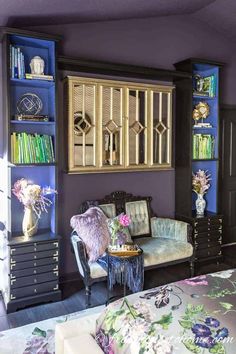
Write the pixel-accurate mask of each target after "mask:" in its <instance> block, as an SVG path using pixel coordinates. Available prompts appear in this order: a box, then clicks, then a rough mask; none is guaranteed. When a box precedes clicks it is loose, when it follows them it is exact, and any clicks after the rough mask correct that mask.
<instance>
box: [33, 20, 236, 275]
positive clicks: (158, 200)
mask: <svg viewBox="0 0 236 354" xmlns="http://www.w3.org/2000/svg"><path fill="white" fill-rule="evenodd" d="M34 29H35V28H34ZM39 29H40V30H42V31H44V32H49V33H55V34H61V35H63V41H62V43H61V45H60V48H59V52H60V54H63V55H67V56H75V57H76V56H77V57H80V58H86V59H94V60H103V61H111V62H118V63H119V62H120V63H127V64H137V65H144V66H153V67H162V68H170V69H173V63H175V62H177V61H179V60H182V59H185V58H188V57H200V58H201V57H202V58H208V59H214V60H218V61H223V62H225V63H226V64H227V69H225V70H224V77H223V84H222V87H223V101H224V103H232V104H233V103H235V95H234V90H232V87H234V77H235V72H236V66H235V65H233V64H234V57H235V53H236V50H233V45H232V43H231V42H230V41H229V40H227V39H226V38H224V37H223V36H222V35H220V34H219V33H216V32H215V31H214V30H213V29H211V28H210V27H208V26H206V25H205V24H202V23H201V22H198V21H196V20H195V19H193V18H192V17H191V16H174V17H173V16H171V17H162V18H150V19H137V20H124V21H111V22H97V23H84V24H74V25H62V26H47V27H41V28H39ZM60 93H62V87H61V89H60ZM60 102H62V99H60ZM60 111H61V112H62V109H60ZM60 121H61V123H60V124H59V128H60V127H61V128H62V125H63V124H66V117H64V119H62V117H60ZM63 130H64V129H63ZM63 130H62V129H60V135H61V137H60V141H61V142H62V141H63V137H62V132H63ZM183 148H184V147H183ZM66 149H67V148H66V146H65V144H61V152H60V156H61V158H62V157H63V155H64V154H65V153H66ZM60 163H61V167H62V166H63V163H64V162H63V158H62V160H61V161H60ZM174 189H175V187H174V171H163V172H142V173H141V172H140V173H116V174H115V173H113V174H95V175H93V174H90V175H66V174H65V173H63V172H61V174H60V213H59V217H60V232H61V234H62V235H63V236H64V237H63V249H64V250H65V253H64V254H63V258H64V260H65V263H64V267H63V268H64V272H72V271H74V270H75V262H74V259H73V257H71V254H70V247H69V234H70V227H69V220H70V217H71V216H72V215H74V214H75V213H76V212H77V210H78V206H79V205H80V203H81V201H83V200H86V199H93V198H95V199H96V198H100V197H102V196H104V195H105V194H108V193H110V192H111V191H114V190H125V191H128V192H131V193H134V194H141V195H151V196H152V197H153V204H152V205H153V209H154V210H155V212H156V213H157V214H158V215H163V216H173V215H174Z"/></svg>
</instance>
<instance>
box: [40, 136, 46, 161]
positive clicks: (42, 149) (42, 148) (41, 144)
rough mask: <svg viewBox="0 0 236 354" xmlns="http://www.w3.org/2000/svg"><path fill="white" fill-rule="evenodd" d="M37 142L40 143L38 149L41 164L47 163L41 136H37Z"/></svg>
mask: <svg viewBox="0 0 236 354" xmlns="http://www.w3.org/2000/svg"><path fill="white" fill-rule="evenodd" d="M39 141H40V149H41V154H42V162H47V161H46V156H45V149H44V143H43V135H41V136H39Z"/></svg>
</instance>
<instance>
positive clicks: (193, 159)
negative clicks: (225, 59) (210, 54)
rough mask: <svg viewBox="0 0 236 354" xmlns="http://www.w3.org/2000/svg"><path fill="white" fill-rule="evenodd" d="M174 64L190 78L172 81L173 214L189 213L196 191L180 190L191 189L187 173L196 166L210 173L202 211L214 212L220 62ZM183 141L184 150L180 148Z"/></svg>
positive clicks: (202, 61)
mask: <svg viewBox="0 0 236 354" xmlns="http://www.w3.org/2000/svg"><path fill="white" fill-rule="evenodd" d="M175 67H176V69H177V70H180V71H185V72H186V71H187V72H189V73H191V75H192V80H188V81H187V80H185V81H184V80H183V81H182V82H181V81H179V82H178V81H176V108H177V119H176V214H177V215H188V216H189V217H192V212H193V211H194V210H195V209H196V205H195V201H196V193H188V194H186V193H185V192H184V190H185V188H187V190H189V191H191V190H192V183H191V182H192V180H191V175H192V173H194V174H196V172H197V171H199V170H201V171H208V173H209V174H210V175H211V180H210V188H209V189H208V191H207V193H206V194H205V195H204V199H206V209H205V212H214V213H218V187H219V177H218V174H219V143H220V139H219V134H220V130H219V77H220V69H221V67H222V64H221V63H217V62H213V61H209V62H208V61H206V60H201V59H187V60H184V61H182V62H179V63H176V64H175ZM183 100H184V102H185V105H184V107H183V106H182V102H183ZM186 132H189V134H186ZM183 145H184V146H185V147H186V148H187V151H183V147H182V146H183Z"/></svg>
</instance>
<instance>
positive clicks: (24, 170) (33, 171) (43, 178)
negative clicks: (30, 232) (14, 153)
mask: <svg viewBox="0 0 236 354" xmlns="http://www.w3.org/2000/svg"><path fill="white" fill-rule="evenodd" d="M21 178H26V179H27V180H29V181H31V182H32V183H33V184H38V185H40V186H41V187H46V186H50V187H51V188H53V189H55V187H56V186H55V167H54V166H34V167H28V166H21V167H16V168H12V169H11V185H12V186H13V185H14V183H15V182H16V181H17V180H19V179H21ZM48 198H49V199H50V200H51V201H52V202H53V204H52V205H51V206H50V207H49V208H48V213H46V212H43V213H42V214H41V218H40V220H39V225H38V233H41V232H42V231H41V230H44V229H49V230H51V231H52V232H55V196H53V195H52V196H49V197H48ZM11 215H12V232H13V233H14V234H16V233H18V234H19V236H22V235H21V233H22V220H23V215H24V208H23V205H22V204H21V203H20V202H19V201H18V199H17V198H16V197H15V196H14V195H13V194H12V195H11Z"/></svg>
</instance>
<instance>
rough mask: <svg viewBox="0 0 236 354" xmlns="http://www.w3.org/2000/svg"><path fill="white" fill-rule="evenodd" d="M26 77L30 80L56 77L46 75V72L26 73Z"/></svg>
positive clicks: (46, 79) (48, 79)
mask: <svg viewBox="0 0 236 354" xmlns="http://www.w3.org/2000/svg"><path fill="white" fill-rule="evenodd" d="M25 78H26V79H28V80H45V81H53V80H54V78H53V76H52V75H44V74H41V75H40V74H29V73H26V74H25Z"/></svg>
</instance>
